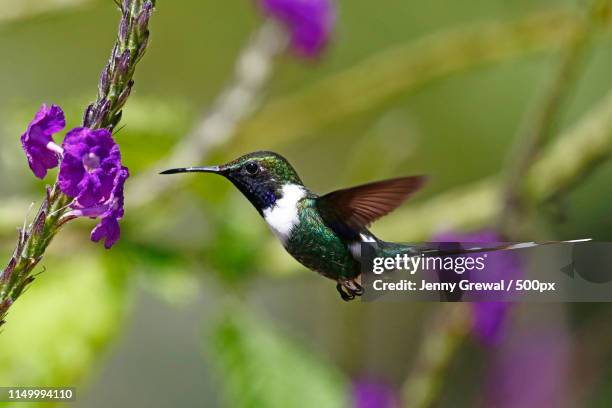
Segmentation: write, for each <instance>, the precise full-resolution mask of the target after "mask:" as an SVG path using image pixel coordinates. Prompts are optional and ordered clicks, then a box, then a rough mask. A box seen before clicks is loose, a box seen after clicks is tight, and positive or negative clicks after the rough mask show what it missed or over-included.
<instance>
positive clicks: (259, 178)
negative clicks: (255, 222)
mask: <svg viewBox="0 0 612 408" xmlns="http://www.w3.org/2000/svg"><path fill="white" fill-rule="evenodd" d="M191 172H200V173H215V174H219V175H222V176H224V177H225V178H227V179H228V180H230V181H231V182H232V183H233V184H234V185H235V186H236V187H237V188H238V189H239V190H240V191H241V192H242V193H243V194H244V195H245V196H246V197H247V198H248V199H249V201H251V203H253V205H254V206H255V208H257V210H258V211H259V212H260V213H261V212H262V211H263V210H264V209H266V208H269V207H270V206H272V205H274V203H275V202H276V201H277V200H279V199H281V198H282V188H283V186H284V185H287V184H293V185H299V186H302V185H303V184H302V180H300V177H299V176H298V174H297V172H296V171H295V169H294V168H293V166H291V164H289V162H288V161H287V159H285V158H284V157H283V156H281V155H280V154H278V153H274V152H267V151H259V152H253V153H249V154H245V155H244V156H241V157H239V158H237V159H236V160H232V161H231V162H229V163H226V164H223V165H220V166H210V167H187V168H178V169H170V170H166V171H163V172H162V173H161V174H175V173H191Z"/></svg>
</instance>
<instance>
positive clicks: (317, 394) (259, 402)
mask: <svg viewBox="0 0 612 408" xmlns="http://www.w3.org/2000/svg"><path fill="white" fill-rule="evenodd" d="M245 313H246V312H245V311H243V310H232V311H231V312H230V313H228V314H227V315H226V316H225V317H224V318H223V319H222V321H221V322H220V324H219V325H218V326H217V327H216V329H215V331H214V335H213V339H212V340H213V341H212V343H213V350H212V352H211V356H213V358H214V359H215V360H216V361H215V362H216V364H217V366H218V367H220V369H221V371H222V372H223V377H222V378H223V381H224V391H225V396H226V402H227V406H230V407H234V408H240V407H259V408H275V407H278V408H281V407H282V408H285V407H295V408H299V407H304V408H306V407H308V408H312V407H321V408H322V407H325V408H333V407H345V406H347V390H348V387H347V384H346V381H345V379H344V378H343V377H342V375H341V373H339V372H338V370H337V369H336V368H335V367H333V366H332V365H330V364H329V363H327V362H325V361H323V360H321V358H320V357H317V356H315V355H313V354H312V353H309V352H307V351H306V350H304V349H303V348H301V347H300V346H299V345H297V344H295V343H293V342H292V341H290V340H289V339H288V338H286V337H283V336H281V335H280V334H279V333H277V332H275V331H273V330H272V329H271V328H269V327H268V326H266V325H265V324H264V323H263V322H261V321H260V320H257V321H255V320H253V318H252V317H251V318H250V317H246V316H245Z"/></svg>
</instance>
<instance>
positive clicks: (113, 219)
mask: <svg viewBox="0 0 612 408" xmlns="http://www.w3.org/2000/svg"><path fill="white" fill-rule="evenodd" d="M129 176H130V173H129V171H128V169H127V167H123V168H122V169H121V171H120V172H119V176H118V177H117V180H116V183H115V188H114V190H113V194H112V196H111V199H110V201H109V204H108V207H107V210H106V211H105V212H104V213H103V214H102V220H101V221H100V223H99V224H98V225H96V227H95V228H94V229H93V231H91V240H92V241H94V242H99V241H100V240H101V239H103V238H104V247H105V248H106V249H110V247H112V246H113V245H114V244H115V242H117V241H118V240H119V237H120V236H121V231H120V229H119V220H120V219H121V218H123V185H124V184H125V181H126V180H127V178H128V177H129Z"/></svg>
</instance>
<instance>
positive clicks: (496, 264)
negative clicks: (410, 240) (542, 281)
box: [434, 231, 522, 346]
mask: <svg viewBox="0 0 612 408" xmlns="http://www.w3.org/2000/svg"><path fill="white" fill-rule="evenodd" d="M434 241H437V242H459V243H463V242H470V243H472V242H473V243H479V244H489V245H495V244H497V243H500V242H501V241H502V239H501V238H500V237H499V236H498V235H497V234H496V233H495V232H493V231H481V232H477V233H471V234H456V233H443V234H438V235H436V236H435V237H434ZM465 256H469V257H477V256H480V254H473V255H465ZM482 272H484V273H486V275H484V274H483V273H482ZM482 272H481V273H480V274H478V273H472V275H471V276H470V280H471V281H472V282H477V281H487V282H496V281H499V280H501V279H505V280H508V279H516V278H517V277H520V276H521V274H522V272H521V265H520V262H519V259H518V258H517V257H516V255H515V254H513V253H512V251H495V252H489V253H487V261H486V267H485V270H484V271H482ZM485 276H486V279H483V278H484V277H485ZM479 277H480V278H479ZM487 295H488V296H487ZM510 295H512V293H511V294H510ZM474 296H477V297H479V296H480V297H482V298H483V300H485V299H487V300H490V299H491V298H493V296H494V299H500V300H502V301H482V302H472V333H473V335H474V336H475V337H476V338H477V339H478V340H479V341H480V342H482V343H483V344H485V345H487V346H493V345H496V344H499V341H500V340H501V339H502V337H503V335H504V330H505V325H506V321H507V317H508V314H509V310H510V307H511V306H512V303H511V302H509V301H508V300H509V299H507V298H506V299H503V297H502V296H503V295H501V294H496V293H495V294H493V293H484V294H483V293H480V294H474V295H471V297H472V298H474Z"/></svg>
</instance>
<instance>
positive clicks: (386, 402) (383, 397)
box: [353, 379, 399, 408]
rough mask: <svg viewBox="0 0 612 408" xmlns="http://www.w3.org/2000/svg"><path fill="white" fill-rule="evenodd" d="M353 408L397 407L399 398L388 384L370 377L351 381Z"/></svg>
mask: <svg viewBox="0 0 612 408" xmlns="http://www.w3.org/2000/svg"><path fill="white" fill-rule="evenodd" d="M353 407H354V408H397V407H399V398H398V395H397V392H396V391H395V390H394V389H393V387H391V386H390V385H388V384H386V383H384V382H381V381H377V380H372V379H360V380H357V381H354V382H353Z"/></svg>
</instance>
